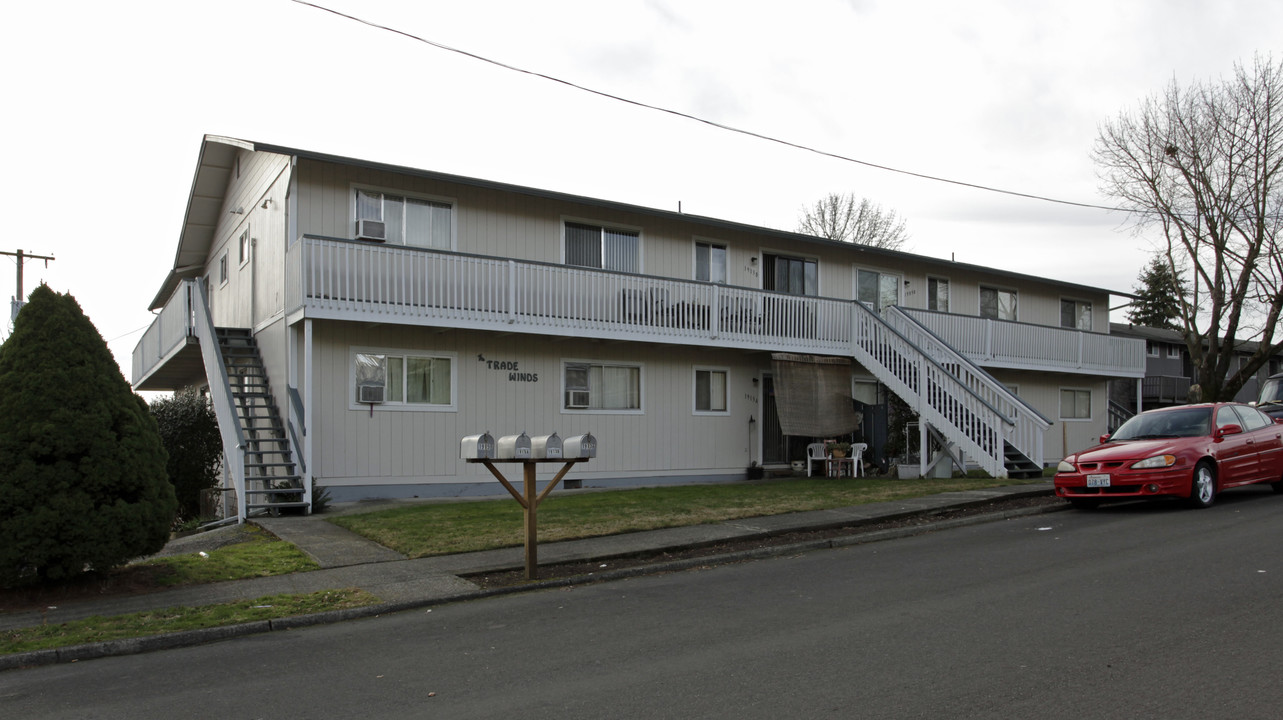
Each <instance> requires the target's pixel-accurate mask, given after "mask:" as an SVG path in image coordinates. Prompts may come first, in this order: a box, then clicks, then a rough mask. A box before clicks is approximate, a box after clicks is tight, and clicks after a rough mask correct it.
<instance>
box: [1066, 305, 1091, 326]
mask: <svg viewBox="0 0 1283 720" xmlns="http://www.w3.org/2000/svg"><path fill="white" fill-rule="evenodd" d="M1060 326H1061V327H1065V328H1073V329H1075V330H1091V303H1089V302H1086V301H1084V300H1065V299H1061V301H1060Z"/></svg>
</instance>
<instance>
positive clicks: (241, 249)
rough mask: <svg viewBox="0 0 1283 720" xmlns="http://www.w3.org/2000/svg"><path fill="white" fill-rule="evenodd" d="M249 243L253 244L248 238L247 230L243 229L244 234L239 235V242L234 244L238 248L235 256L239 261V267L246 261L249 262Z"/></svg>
mask: <svg viewBox="0 0 1283 720" xmlns="http://www.w3.org/2000/svg"><path fill="white" fill-rule="evenodd" d="M251 243H253V240H251V239H250V237H249V228H245V230H244V232H242V233H241V237H240V240H238V241H237V243H236V245H237V248H238V249H237V252H238V253H239V254H238V255H237V259H238V260H239V261H240V264H241V265H244V264H245V263H246V261H248V260H249V253H250V245H251Z"/></svg>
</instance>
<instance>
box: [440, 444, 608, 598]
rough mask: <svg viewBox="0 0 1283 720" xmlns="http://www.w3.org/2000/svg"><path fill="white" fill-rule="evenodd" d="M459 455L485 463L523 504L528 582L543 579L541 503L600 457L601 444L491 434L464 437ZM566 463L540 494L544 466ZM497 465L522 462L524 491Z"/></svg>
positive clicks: (469, 460)
mask: <svg viewBox="0 0 1283 720" xmlns="http://www.w3.org/2000/svg"><path fill="white" fill-rule="evenodd" d="M459 456H460V457H461V458H462V459H464V460H466V461H468V462H470V463H481V464H482V465H485V467H486V469H487V470H489V471H490V474H491V475H494V477H495V479H496V480H498V481H499V482H500V483H501V484H502V485H503V486H504V488H505V489H506V490H507V491H508V494H510V495H512V497H513V498H514V499H516V501H517V502H518V503H519V504H520V505H521V507H522V510H523V511H524V515H525V531H526V532H525V545H526V579H527V580H536V579H538V577H539V514H538V511H539V503H541V502H543V499H544V498H545V497H547V496H548V493H550V492H552V490H553V488H555V487H557V483H560V482H561V479H562V478H564V477H565V476H566V473H568V472H570V468H572V467H574V466H575V464H576V463H581V462H587V461H588V460H589V459H590V458H593V457H596V456H597V441H596V439H595V438H593V436H592V435H591V434H584V435H578V436H575V437H573V438H567V439H566V440H565V441H564V442H563V441H562V439H561V438H559V437H557V433H553V434H551V435H543V436H538V437H535V438H530V437H528V436H527V435H526V434H525V433H521V434H520V435H508V436H505V437H501V438H499V440H498V441H495V440H494V438H492V437H491V436H490V434H489V433H482V434H481V435H469V436H468V437H465V438H463V441H462V446H461V448H460V451H459ZM550 462H554V463H556V462H559V463H562V467H561V470H559V471H557V475H556V476H555V477H554V478H553V479H552V482H549V483H548V485H547V487H545V488H544V489H543V492H541V493H536V482H535V480H536V475H535V472H536V470H537V469H538V466H539V464H540V463H550ZM497 463H521V470H522V490H523V491H524V492H517V488H515V487H513V485H512V483H511V482H509V481H508V479H507V478H505V477H504V476H503V473H502V472H500V471H499V468H497V467H495V465H496V464H497Z"/></svg>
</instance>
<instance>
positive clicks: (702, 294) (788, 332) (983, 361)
mask: <svg viewBox="0 0 1283 720" xmlns="http://www.w3.org/2000/svg"><path fill="white" fill-rule="evenodd" d="M186 292H187V286H186V285H183V286H180V288H179V291H178V292H177V293H175V299H171V301H170V304H167V305H166V308H165V310H164V311H162V313H161V317H160V318H158V319H157V321H156V323H155V324H154V326H153V330H154V332H153V330H149V331H148V334H147V335H145V336H144V339H143V341H142V342H140V343H139V348H138V349H136V350H135V357H134V381H135V383H138V382H139V380H140V379H141V378H150V377H151V376H153V375H155V374H156V372H157V369H156V366H157V364H158V363H163V362H164V361H165V359H166V357H167V355H166V353H167V352H172V351H174V349H175V348H177V342H178V341H177V340H176V339H175V338H176V337H177V336H183V337H184V338H185V337H186V336H188V335H190V332H188V331H186V329H185V328H179V327H177V325H176V324H175V323H177V322H178V321H177V320H176V317H180V316H181V317H187V318H188V319H189V322H190V315H191V313H190V308H189V307H188V308H186V309H183V308H180V307H175V308H174V309H173V310H172V311H171V309H170V305H175V304H176V303H178V300H177V298H179V296H184V297H185V293H186ZM184 302H185V301H184ZM285 312H286V315H287V317H288V318H289V319H290V321H291V322H294V321H297V320H299V319H301V318H315V319H335V320H350V321H366V322H381V323H396V324H406V325H426V326H434V327H454V328H464V329H476V330H491V331H500V332H517V333H532V334H540V335H553V336H567V337H586V338H599V339H607V340H624V341H636V342H653V343H667V344H674V345H701V346H707V347H724V348H741V349H745V350H757V351H765V352H794V353H813V354H821V355H841V356H846V357H850V356H852V355H853V343H855V342H856V341H857V338H855V337H854V335H855V333H856V332H858V331H859V330H858V328H860V327H864V326H865V325H864V324H862V323H859V322H857V321H856V313H857V308H856V307H855V305H854V303H853V301H850V300H838V299H833V298H819V297H799V296H795V295H785V294H781V293H775V292H769V291H764V290H757V289H751V288H742V287H731V286H726V285H719V284H715V283H704V282H696V281H691V280H676V279H672V278H662V277H652V276H645V275H630V274H625V273H615V272H609V271H603V270H594V269H589V268H581V267H571V266H566V265H554V264H548V263H539V262H529V261H519V260H510V259H505V258H496V257H487V256H477V255H467V254H463V253H452V252H442V251H434V250H425V249H420V248H407V247H400V246H386V245H380V244H374V243H369V242H356V241H351V240H339V239H331V238H317V237H309V236H305V237H303V238H301V239H300V240H299V241H298V242H295V243H294V244H293V245H292V246H291V247H290V248H289V249H288V251H287V253H286V268H285ZM910 312H913V314H914V317H916V318H917V319H919V321H921V322H923V323H924V324H925V325H927V326H928V327H929V328H930V329H931V330H932V332H935V333H936V334H937V335H939V336H940V337H941V339H943V340H944V341H945V342H947V343H949V344H950V345H953V346H954V347H956V348H958V349H959V350H960V351H961V352H962V353H963V354H964V355H966V356H967V357H969V358H970V359H972V360H974V361H975V362H977V363H978V364H980V365H982V366H989V367H1008V368H1021V369H1035V370H1051V371H1058V372H1070V373H1083V374H1092V375H1103V376H1112V377H1140V376H1142V375H1143V374H1144V350H1145V348H1144V343H1143V342H1142V341H1139V340H1134V339H1129V338H1118V337H1112V336H1110V335H1105V334H1101V333H1083V332H1078V331H1069V330H1064V329H1061V328H1052V327H1043V326H1037V325H1024V324H1020V323H997V324H994V322H993V321H987V320H984V319H982V318H975V317H966V316H959V315H946V314H940V313H923V312H921V311H910ZM184 313H185V315H184ZM171 325H173V327H171ZM184 342H185V340H184ZM162 346H164V347H162Z"/></svg>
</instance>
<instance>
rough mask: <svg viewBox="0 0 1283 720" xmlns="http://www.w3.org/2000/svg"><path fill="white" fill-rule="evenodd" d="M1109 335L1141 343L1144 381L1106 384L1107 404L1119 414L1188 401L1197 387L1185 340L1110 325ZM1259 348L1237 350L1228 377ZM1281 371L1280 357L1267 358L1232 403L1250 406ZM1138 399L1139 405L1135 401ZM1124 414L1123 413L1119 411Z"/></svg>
mask: <svg viewBox="0 0 1283 720" xmlns="http://www.w3.org/2000/svg"><path fill="white" fill-rule="evenodd" d="M1110 333H1111V334H1113V335H1115V336H1117V337H1126V338H1135V339H1137V340H1142V341H1144V343H1145V377H1143V378H1141V379H1140V380H1139V381H1137V380H1115V381H1114V382H1112V383H1111V384H1110V389H1109V394H1110V401H1111V403H1112V404H1113V405H1114V406H1115V409H1116V410H1118V411H1119V412H1120V413H1122V414H1128V413H1135V412H1136V409H1137V408H1138V407H1139V408H1140V409H1142V410H1153V409H1154V408H1160V407H1170V406H1172V405H1183V404H1185V403H1187V402H1189V401H1190V397H1189V392H1190V388H1191V387H1192V386H1193V385H1195V384H1197V383H1198V378H1197V375H1198V373H1197V372H1196V370H1195V368H1194V366H1193V363H1192V362H1190V357H1189V350H1188V349H1187V348H1186V347H1185V338H1184V337H1182V335H1181V333H1180V332H1177V331H1175V330H1167V329H1164V328H1151V327H1144V326H1142V325H1125V324H1119V323H1114V324H1111V325H1110ZM1258 347H1259V344H1258V343H1255V342H1243V343H1240V344H1239V346H1238V350H1237V353H1236V357H1235V359H1234V361H1233V362H1234V365H1233V366H1232V367H1231V369H1230V373H1229V374H1230V375H1233V374H1234V372H1236V371H1237V370H1238V368H1239V367H1242V366H1243V365H1244V364H1246V362H1247V359H1248V358H1250V357H1251V356H1252V354H1253V353H1255V352H1256V350H1257V348H1258ZM1281 368H1283V356H1280V355H1276V356H1274V357H1272V358H1270V359H1269V360H1268V361H1267V362H1266V363H1265V365H1263V366H1262V367H1261V369H1260V370H1258V371H1257V373H1256V375H1254V376H1253V377H1252V378H1250V379H1249V380H1248V381H1247V382H1246V383H1244V384H1243V387H1242V388H1241V389H1240V390H1239V391H1238V393H1236V394H1235V395H1234V401H1235V402H1244V403H1249V402H1254V401H1255V400H1256V399H1257V397H1258V396H1259V395H1260V392H1261V384H1262V383H1263V382H1265V379H1266V378H1268V377H1269V376H1270V375H1274V374H1276V373H1278V372H1279V370H1280V369H1281ZM1138 397H1139V404H1138V402H1137V398H1138ZM1124 410H1125V411H1126V412H1125V413H1124V412H1123V411H1124Z"/></svg>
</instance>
